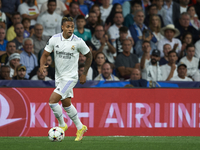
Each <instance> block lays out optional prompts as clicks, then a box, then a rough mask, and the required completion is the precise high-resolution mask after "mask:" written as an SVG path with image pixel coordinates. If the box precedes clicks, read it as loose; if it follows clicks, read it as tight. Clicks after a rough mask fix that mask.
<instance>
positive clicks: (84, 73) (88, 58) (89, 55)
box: [80, 51, 92, 84]
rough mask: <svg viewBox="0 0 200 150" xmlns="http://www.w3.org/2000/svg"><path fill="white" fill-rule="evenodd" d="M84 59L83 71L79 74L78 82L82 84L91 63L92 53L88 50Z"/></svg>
mask: <svg viewBox="0 0 200 150" xmlns="http://www.w3.org/2000/svg"><path fill="white" fill-rule="evenodd" d="M85 57H86V61H85V68H84V72H83V74H82V75H81V76H80V83H81V84H84V83H85V82H86V76H87V72H88V69H89V68H90V66H91V63H92V53H91V52H90V51H89V52H88V53H87V54H86V55H85Z"/></svg>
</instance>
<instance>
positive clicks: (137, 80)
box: [128, 68, 147, 87]
mask: <svg viewBox="0 0 200 150" xmlns="http://www.w3.org/2000/svg"><path fill="white" fill-rule="evenodd" d="M141 77H142V76H141V71H140V69H138V68H133V71H132V73H131V77H130V84H128V85H132V86H133V87H147V80H144V79H142V78H141Z"/></svg>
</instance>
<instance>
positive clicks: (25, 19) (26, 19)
mask: <svg viewBox="0 0 200 150" xmlns="http://www.w3.org/2000/svg"><path fill="white" fill-rule="evenodd" d="M25 21H28V22H31V20H30V19H28V18H23V19H22V24H23V23H24V22H25Z"/></svg>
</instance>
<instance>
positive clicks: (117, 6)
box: [105, 3, 124, 26]
mask: <svg viewBox="0 0 200 150" xmlns="http://www.w3.org/2000/svg"><path fill="white" fill-rule="evenodd" d="M118 12H119V13H121V14H122V6H121V5H120V4H119V3H115V4H114V5H113V7H112V9H111V11H110V14H109V16H108V17H107V18H106V22H105V24H106V25H109V26H112V25H113V24H114V17H115V14H116V13H118ZM122 17H123V15H122ZM123 18H124V17H123Z"/></svg>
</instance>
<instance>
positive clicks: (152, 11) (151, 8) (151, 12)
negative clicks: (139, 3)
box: [144, 4, 164, 27]
mask: <svg viewBox="0 0 200 150" xmlns="http://www.w3.org/2000/svg"><path fill="white" fill-rule="evenodd" d="M152 15H157V16H158V17H159V19H160V23H161V27H163V26H164V23H163V19H162V16H160V15H159V14H158V7H157V5H156V4H152V5H150V6H149V7H148V15H147V16H146V17H145V20H144V24H145V25H146V26H149V22H150V21H149V20H150V17H151V16H152Z"/></svg>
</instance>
